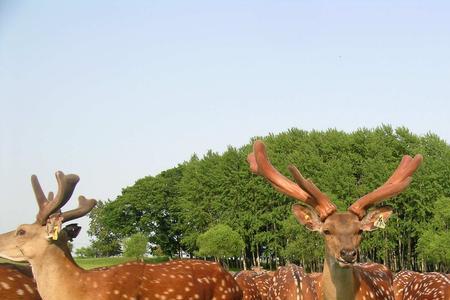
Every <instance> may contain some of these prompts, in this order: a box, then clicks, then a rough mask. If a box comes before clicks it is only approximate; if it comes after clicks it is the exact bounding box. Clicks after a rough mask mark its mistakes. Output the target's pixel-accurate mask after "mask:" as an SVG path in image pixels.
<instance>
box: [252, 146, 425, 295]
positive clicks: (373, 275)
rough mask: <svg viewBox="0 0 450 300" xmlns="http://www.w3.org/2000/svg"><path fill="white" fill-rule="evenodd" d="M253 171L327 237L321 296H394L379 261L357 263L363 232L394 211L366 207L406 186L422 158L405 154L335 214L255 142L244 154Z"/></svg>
mask: <svg viewBox="0 0 450 300" xmlns="http://www.w3.org/2000/svg"><path fill="white" fill-rule="evenodd" d="M247 160H248V162H249V164H250V169H251V171H252V172H253V173H255V174H257V175H260V176H263V177H264V178H266V179H267V180H268V181H269V183H270V184H271V185H272V186H273V187H274V188H275V189H276V190H278V191H279V192H281V193H283V194H285V195H287V196H290V197H293V198H295V199H297V200H299V201H300V202H301V204H302V205H298V204H294V205H293V206H292V212H293V214H294V216H295V217H296V219H297V221H298V222H299V223H301V224H303V225H304V226H306V228H307V229H309V230H311V231H317V232H319V233H321V234H322V236H323V237H324V240H325V260H324V267H323V272H322V279H321V290H322V292H321V294H320V295H319V299H327V300H329V299H394V294H393V290H392V280H393V279H392V274H391V273H390V271H389V270H388V269H387V268H386V267H384V266H381V265H377V264H370V265H360V264H357V263H356V260H357V253H358V248H359V244H360V242H361V235H362V232H363V231H372V230H375V229H377V228H378V227H383V225H384V224H385V221H386V220H387V219H388V218H389V217H390V215H391V214H392V208H390V207H388V206H384V207H379V208H375V209H373V210H371V211H368V209H369V208H371V207H372V206H374V205H375V204H378V203H380V202H381V201H383V200H386V199H388V198H390V197H393V196H395V195H397V194H399V193H400V192H402V191H403V190H405V189H406V188H407V187H408V185H409V183H410V182H411V176H412V174H413V173H414V172H415V170H416V169H417V168H418V167H419V165H420V164H421V162H422V156H421V155H416V156H415V157H414V158H412V157H410V156H408V155H405V156H404V157H403V159H402V161H401V163H400V165H399V166H398V168H397V169H396V170H395V171H394V173H393V174H392V176H391V177H390V178H389V179H388V180H387V181H386V182H385V183H384V184H383V185H382V186H381V187H379V188H377V189H376V190H374V191H373V192H371V193H369V194H367V195H365V196H363V197H362V198H360V199H358V200H357V201H356V202H354V203H353V204H352V205H351V206H350V207H349V208H348V211H347V212H337V209H336V206H335V205H334V204H333V203H332V201H331V200H330V198H329V197H328V196H327V195H325V194H324V193H322V192H321V191H320V190H319V189H318V188H317V187H316V186H315V185H314V184H313V182H312V181H311V180H307V179H305V178H304V177H303V176H302V174H301V173H300V171H299V170H298V169H297V168H296V167H295V166H293V165H290V166H289V167H288V169H289V171H290V172H291V174H292V176H293V177H294V180H295V183H294V182H293V181H291V180H289V179H288V178H286V177H285V176H283V175H282V174H281V173H280V172H278V171H277V170H276V169H275V168H274V167H273V166H272V165H271V163H270V161H269V159H268V157H267V153H266V150H265V145H264V144H263V142H262V141H259V140H258V141H256V142H255V143H254V145H253V152H252V153H250V154H249V156H248V158H247Z"/></svg>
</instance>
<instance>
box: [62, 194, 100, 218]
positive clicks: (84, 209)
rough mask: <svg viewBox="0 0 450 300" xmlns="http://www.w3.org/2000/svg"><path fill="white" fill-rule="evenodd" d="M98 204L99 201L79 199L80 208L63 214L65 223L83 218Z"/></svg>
mask: <svg viewBox="0 0 450 300" xmlns="http://www.w3.org/2000/svg"><path fill="white" fill-rule="evenodd" d="M96 204H97V201H96V200H94V199H86V198H85V197H84V196H80V197H78V208H75V209H72V210H69V211H65V212H63V213H62V214H61V216H62V217H63V222H68V221H71V220H74V219H78V218H81V217H82V216H84V215H86V214H88V213H89V212H90V211H91V210H92V209H93V208H94V206H95V205H96Z"/></svg>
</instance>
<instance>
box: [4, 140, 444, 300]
mask: <svg viewBox="0 0 450 300" xmlns="http://www.w3.org/2000/svg"><path fill="white" fill-rule="evenodd" d="M421 161H422V156H420V155H416V156H415V157H414V158H412V157H410V156H407V155H406V156H404V157H403V159H402V161H401V163H400V165H399V166H398V168H397V169H396V170H395V171H394V173H393V175H392V176H391V177H390V178H389V179H388V180H387V181H386V182H385V183H384V184H383V185H382V186H381V187H379V188H378V189H376V190H374V191H373V192H371V193H369V194H367V195H365V196H364V197H362V198H360V199H359V200H357V201H356V202H355V203H353V204H352V205H351V206H350V207H349V208H348V211H347V212H337V209H336V206H335V205H334V204H333V203H332V202H331V200H330V198H329V197H328V196H326V195H325V194H324V193H322V192H321V191H320V190H319V189H318V188H317V187H316V186H315V185H314V184H313V183H312V182H311V181H310V180H308V179H305V178H304V177H303V176H302V175H301V173H300V172H299V171H298V169H297V168H296V167H295V166H293V165H290V166H289V171H290V172H291V174H292V176H293V178H294V180H295V182H293V181H291V180H289V179H288V178H286V177H285V176H283V175H282V174H281V173H280V172H278V171H277V170H276V169H275V168H274V167H273V166H272V165H271V163H270V161H269V160H268V157H267V153H266V151H265V146H264V144H263V143H262V142H261V141H256V142H255V143H254V147H253V152H252V153H251V154H250V155H249V156H248V162H249V164H250V169H251V171H252V172H253V173H255V174H258V175H261V176H263V177H264V178H265V179H267V180H268V181H269V182H270V184H271V185H272V186H273V187H274V188H275V189H276V190H278V191H279V192H281V193H283V194H285V195H288V196H290V197H293V198H295V199H297V200H299V201H300V202H302V205H298V204H294V205H293V206H292V213H293V214H294V216H295V218H296V219H297V220H298V222H299V223H301V224H303V225H304V226H306V228H307V229H309V230H312V231H317V232H319V233H320V234H321V235H322V236H323V238H324V240H325V248H326V249H325V259H324V268H323V272H322V273H313V274H307V273H305V272H304V270H303V269H302V268H301V267H299V266H296V265H288V266H285V267H281V268H279V269H278V270H277V271H276V272H267V271H263V270H258V271H241V272H239V273H237V274H236V275H235V276H234V277H233V276H232V275H231V274H230V273H229V272H227V271H226V270H224V269H223V268H222V267H221V266H220V265H219V264H216V263H212V262H208V261H202V260H178V261H170V262H167V263H162V264H146V263H143V262H132V263H125V264H121V265H117V266H112V267H107V268H99V269H94V270H84V269H82V268H80V267H79V266H78V265H77V264H76V263H75V261H74V260H73V258H72V256H71V254H70V251H69V248H68V246H67V243H68V242H69V241H71V240H73V239H74V238H75V237H76V236H77V235H78V233H79V231H80V227H79V226H78V225H76V224H69V225H67V226H65V227H63V225H62V224H63V223H65V222H68V221H71V220H74V219H77V218H80V217H82V216H84V215H86V214H88V213H89V212H90V211H91V210H92V208H93V207H94V206H95V205H96V201H95V200H91V199H86V198H84V197H83V196H80V197H79V200H78V201H79V206H78V208H76V209H73V210H70V211H66V212H62V211H61V209H62V207H63V206H64V205H65V204H66V203H67V202H68V201H69V199H70V197H71V196H72V193H73V191H74V189H75V186H76V184H77V183H78V180H79V178H78V176H76V175H64V174H63V173H62V172H57V173H56V179H57V182H58V191H57V193H56V195H54V194H53V193H49V194H48V196H45V194H44V193H43V191H42V188H41V187H40V184H39V182H38V180H37V178H36V176H32V178H31V182H32V186H33V190H34V193H35V195H36V200H37V202H38V206H39V212H38V214H37V216H36V220H35V222H34V223H32V224H24V225H20V226H18V227H17V229H16V230H14V231H11V232H8V233H4V234H1V235H0V257H3V258H6V259H10V260H13V261H28V262H29V264H30V265H31V269H30V268H29V267H27V266H21V265H16V264H0V300H12V299H28V300H35V299H44V300H56V299H58V300H72V299H73V300H88V299H89V300H93V299H99V300H101V299H105V300H106V299H117V300H119V299H128V300H150V299H151V300H153V299H159V300H169V299H187V300H188V299H190V300H194V299H195V300H206V299H209V300H220V299H224V300H235V299H248V300H266V299H279V300H284V299H287V300H291V299H292V300H294V299H296V300H297V299H361V300H365V299H367V300H369V299H405V300H406V299H442V300H449V299H450V279H449V277H447V276H446V275H444V274H440V273H416V272H411V271H401V272H399V273H398V274H396V276H395V278H394V276H393V274H392V273H391V272H390V270H389V269H388V268H387V267H385V266H384V265H380V264H375V263H357V262H356V261H357V253H358V248H359V244H360V242H361V234H362V232H364V231H372V230H375V229H377V228H378V227H382V225H383V224H384V222H385V221H386V220H387V219H388V218H389V217H390V215H391V214H392V209H391V208H390V207H387V206H383V207H377V208H374V209H371V210H369V209H370V208H372V207H373V206H375V205H376V204H378V203H380V202H381V201H383V200H386V199H388V198H390V197H393V196H395V195H397V194H399V193H400V192H402V191H403V190H405V189H406V188H407V186H408V185H409V183H410V182H411V176H412V174H413V173H414V172H415V170H416V169H417V168H418V167H419V165H420V164H421ZM31 270H32V271H31Z"/></svg>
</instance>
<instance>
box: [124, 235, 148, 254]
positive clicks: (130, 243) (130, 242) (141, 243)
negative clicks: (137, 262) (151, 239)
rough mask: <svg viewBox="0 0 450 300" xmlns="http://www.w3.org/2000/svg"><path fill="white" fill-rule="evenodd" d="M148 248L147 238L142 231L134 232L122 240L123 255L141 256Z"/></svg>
mask: <svg viewBox="0 0 450 300" xmlns="http://www.w3.org/2000/svg"><path fill="white" fill-rule="evenodd" d="M147 250H148V238H147V237H146V236H145V235H144V234H143V233H140V232H138V233H135V234H133V235H131V236H130V237H129V238H126V239H125V240H124V251H123V255H124V256H126V257H135V258H143V257H144V255H145V254H146V253H147Z"/></svg>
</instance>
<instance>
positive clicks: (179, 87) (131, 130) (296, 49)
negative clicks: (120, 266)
mask: <svg viewBox="0 0 450 300" xmlns="http://www.w3.org/2000/svg"><path fill="white" fill-rule="evenodd" d="M394 2H395V3H394ZM449 53H450V4H449V2H446V1H361V0H359V1H298V0H297V1H231V0H228V1H221V2H219V1H14V0H10V1H7V0H6V1H5V0H0V104H1V106H0V107H1V109H0V112H1V115H0V199H1V203H2V205H3V212H2V216H1V218H0V231H1V232H3V231H6V230H11V229H13V228H15V227H16V225H17V224H19V223H26V222H31V221H33V220H34V219H33V218H34V215H35V213H36V205H35V202H34V201H35V200H34V197H33V195H32V191H31V185H30V182H29V176H30V175H31V174H33V173H36V174H37V175H38V176H39V178H40V179H41V181H42V183H43V185H44V188H45V189H47V190H48V189H53V190H54V189H55V186H56V183H55V179H54V175H53V174H54V172H55V171H56V170H63V171H65V172H72V173H77V174H79V175H80V177H81V182H80V183H79V187H78V189H77V192H76V194H80V193H81V194H85V195H86V196H88V197H93V198H97V199H103V200H105V199H108V198H109V199H114V198H115V197H116V196H117V195H118V194H119V193H120V191H121V189H122V188H123V187H125V186H128V185H131V184H133V183H134V182H135V181H136V180H137V179H138V178H141V177H143V176H146V175H155V174H157V173H158V172H160V171H162V170H164V169H167V168H170V167H173V166H175V165H177V164H178V163H181V162H183V161H184V160H187V159H189V157H190V156H191V155H192V154H193V153H194V152H195V153H198V154H200V155H201V154H203V153H205V152H206V151H207V150H208V149H212V150H215V151H223V150H225V149H226V146H227V145H233V146H241V145H243V144H244V143H246V142H248V141H249V139H250V137H252V136H256V135H265V134H268V133H270V132H273V133H277V132H280V131H284V130H286V129H288V128H291V127H299V128H303V129H319V130H321V129H326V128H329V127H333V128H337V129H341V130H345V131H352V130H354V129H357V128H358V127H375V126H378V125H380V124H382V123H385V124H392V125H393V126H407V127H408V128H410V129H411V130H412V131H413V132H415V133H417V134H424V133H427V132H434V133H436V134H438V135H439V136H441V137H442V138H443V139H445V140H446V141H450V126H449V125H450V121H449V113H450V104H449V103H450V54H449ZM74 206H76V201H75V198H74V199H73V201H72V203H71V205H70V207H74ZM84 219H85V220H84V221H82V224H84V225H86V223H87V222H86V221H87V218H84ZM84 229H86V226H85V228H84ZM84 232H85V231H84ZM87 242H88V239H87V236H86V234H84V235H83V236H81V237H80V238H79V239H78V240H77V243H76V246H81V245H86V244H87Z"/></svg>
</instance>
